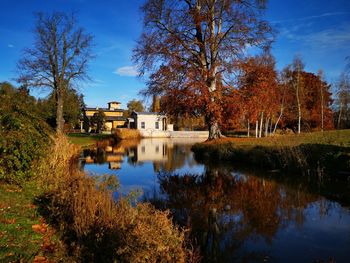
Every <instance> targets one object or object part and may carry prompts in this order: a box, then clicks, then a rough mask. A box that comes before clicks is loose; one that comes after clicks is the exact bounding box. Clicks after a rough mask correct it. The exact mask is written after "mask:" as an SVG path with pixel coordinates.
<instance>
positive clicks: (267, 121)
mask: <svg viewBox="0 0 350 263" xmlns="http://www.w3.org/2000/svg"><path fill="white" fill-rule="evenodd" d="M269 123H270V117H267V118H266V123H265V137H267V136H268V135H269Z"/></svg>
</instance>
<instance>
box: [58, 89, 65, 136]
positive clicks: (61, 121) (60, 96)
mask: <svg viewBox="0 0 350 263" xmlns="http://www.w3.org/2000/svg"><path fill="white" fill-rule="evenodd" d="M63 126H64V119H63V94H62V91H61V90H59V89H56V132H57V133H63Z"/></svg>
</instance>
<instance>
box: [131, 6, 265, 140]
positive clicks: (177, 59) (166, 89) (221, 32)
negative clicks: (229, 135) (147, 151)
mask: <svg viewBox="0 0 350 263" xmlns="http://www.w3.org/2000/svg"><path fill="white" fill-rule="evenodd" d="M265 7H266V1H265V0H242V1H235V0H163V1H159V0H147V1H146V3H145V5H144V6H143V8H142V10H143V13H144V29H143V33H142V36H141V37H140V40H139V41H138V44H137V47H136V48H135V50H134V58H135V62H136V63H137V64H138V65H139V67H140V69H141V73H145V72H149V73H151V75H150V76H151V78H150V79H151V81H150V82H149V85H148V89H147V90H146V91H145V92H144V94H146V95H153V94H158V95H169V94H172V95H174V94H175V95H174V96H171V95H169V96H170V97H172V98H176V99H177V100H183V99H186V100H187V99H188V98H189V97H191V98H192V100H188V101H187V103H186V105H185V106H184V107H182V109H186V110H187V111H188V112H187V113H190V114H193V115H194V114H198V113H200V114H202V115H203V116H204V117H205V120H206V123H207V125H208V129H209V139H215V138H218V137H220V136H221V131H220V127H219V120H220V118H221V112H222V104H221V97H222V96H224V90H223V88H222V87H223V82H224V81H225V80H227V79H228V78H229V75H230V74H231V73H232V72H233V71H234V70H235V68H234V66H235V62H236V60H237V59H238V58H239V56H240V55H242V54H243V51H244V50H246V48H247V47H248V46H261V47H262V46H265V45H266V44H268V41H267V39H268V38H269V36H270V34H269V33H270V32H271V30H270V27H269V26H268V24H267V22H266V21H263V20H262V19H260V16H261V13H262V11H263V10H264V9H265ZM180 92H183V93H182V94H186V95H185V96H181V95H180ZM169 96H168V97H169ZM171 102H172V105H175V106H176V104H177V103H176V101H171ZM173 107H174V106H173ZM182 109H181V108H180V109H179V108H177V109H176V110H174V112H180V111H181V110H182Z"/></svg>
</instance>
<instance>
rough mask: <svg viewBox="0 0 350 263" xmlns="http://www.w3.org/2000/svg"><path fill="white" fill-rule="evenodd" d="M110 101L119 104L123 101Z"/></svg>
mask: <svg viewBox="0 0 350 263" xmlns="http://www.w3.org/2000/svg"><path fill="white" fill-rule="evenodd" d="M108 103H118V104H122V103H121V102H119V101H110V102H108Z"/></svg>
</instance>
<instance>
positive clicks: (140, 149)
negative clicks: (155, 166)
mask: <svg viewBox="0 0 350 263" xmlns="http://www.w3.org/2000/svg"><path fill="white" fill-rule="evenodd" d="M135 157H136V158H134V160H135V161H136V162H145V161H146V162H147V161H150V162H157V161H158V162H159V161H162V162H166V161H167V159H168V145H167V144H166V143H165V142H164V140H153V139H150V140H142V141H141V142H140V144H139V145H138V146H137V149H136V156H135Z"/></svg>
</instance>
